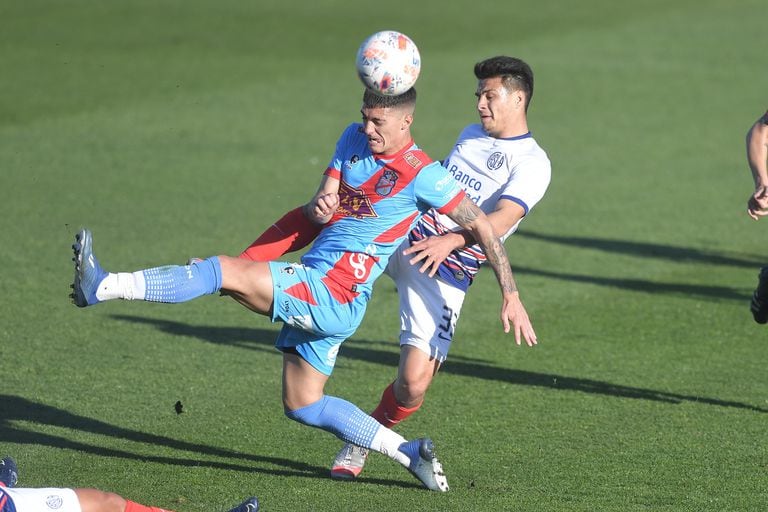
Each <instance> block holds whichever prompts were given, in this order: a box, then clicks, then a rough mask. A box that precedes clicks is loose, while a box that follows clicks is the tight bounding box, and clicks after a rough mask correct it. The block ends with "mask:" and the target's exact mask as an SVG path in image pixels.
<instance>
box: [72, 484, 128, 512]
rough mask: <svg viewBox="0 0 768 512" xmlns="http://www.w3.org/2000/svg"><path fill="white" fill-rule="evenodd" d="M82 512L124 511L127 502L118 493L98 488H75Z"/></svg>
mask: <svg viewBox="0 0 768 512" xmlns="http://www.w3.org/2000/svg"><path fill="white" fill-rule="evenodd" d="M75 494H76V495H77V500H78V502H79V503H80V510H82V511H83V512H125V508H126V506H127V502H126V501H125V499H124V498H123V497H122V496H120V495H119V494H115V493H113V492H104V491H101V490H99V489H88V488H81V489H75Z"/></svg>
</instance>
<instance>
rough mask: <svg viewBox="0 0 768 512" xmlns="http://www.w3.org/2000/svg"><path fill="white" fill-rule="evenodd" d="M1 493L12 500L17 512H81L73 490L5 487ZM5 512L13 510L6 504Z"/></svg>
mask: <svg viewBox="0 0 768 512" xmlns="http://www.w3.org/2000/svg"><path fill="white" fill-rule="evenodd" d="M0 491H1V492H3V493H5V494H7V495H8V496H9V497H10V498H11V501H13V505H14V506H15V507H16V512H81V509H80V500H78V499H77V494H75V491H74V490H72V489H56V488H41V489H32V488H24V487H12V488H10V489H9V488H7V487H3V488H2V489H0ZM3 510H13V509H12V508H9V507H8V504H7V503H6V508H4V509H3Z"/></svg>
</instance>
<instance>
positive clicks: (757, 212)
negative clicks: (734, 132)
mask: <svg viewBox="0 0 768 512" xmlns="http://www.w3.org/2000/svg"><path fill="white" fill-rule="evenodd" d="M747 162H748V163H749V169H750V170H751V171H752V179H753V180H754V182H755V191H754V192H753V193H752V195H751V196H750V197H749V199H748V200H747V214H748V215H749V216H750V217H752V218H753V219H755V220H758V219H759V218H760V217H763V216H765V215H768V211H766V208H768V112H766V114H765V115H763V116H762V117H761V118H760V119H758V120H757V121H756V122H755V124H753V125H752V127H751V128H750V129H749V132H747Z"/></svg>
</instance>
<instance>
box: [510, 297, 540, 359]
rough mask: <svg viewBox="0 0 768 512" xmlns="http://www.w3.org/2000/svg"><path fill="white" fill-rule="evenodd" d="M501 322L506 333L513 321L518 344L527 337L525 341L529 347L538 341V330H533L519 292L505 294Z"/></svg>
mask: <svg viewBox="0 0 768 512" xmlns="http://www.w3.org/2000/svg"><path fill="white" fill-rule="evenodd" d="M501 323H502V325H503V326H504V332H505V333H508V332H509V331H510V323H511V326H512V328H513V329H514V334H515V343H516V344H517V345H520V344H521V342H522V340H523V339H525V343H526V344H527V345H528V346H529V347H532V346H534V345H536V344H537V343H538V340H537V339H536V332H535V331H534V330H533V325H531V320H530V319H529V318H528V312H527V311H526V310H525V306H523V303H522V302H521V301H520V296H519V294H518V293H517V292H514V293H511V294H507V295H505V296H504V301H503V303H502V306H501Z"/></svg>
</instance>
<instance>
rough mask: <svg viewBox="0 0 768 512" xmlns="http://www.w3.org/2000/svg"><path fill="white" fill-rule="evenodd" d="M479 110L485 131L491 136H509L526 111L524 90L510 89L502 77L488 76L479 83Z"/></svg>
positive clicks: (476, 94)
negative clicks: (505, 85)
mask: <svg viewBox="0 0 768 512" xmlns="http://www.w3.org/2000/svg"><path fill="white" fill-rule="evenodd" d="M475 96H477V112H478V114H479V115H480V123H481V124H482V125H483V130H485V133H487V134H488V135H490V136H491V137H508V136H510V135H509V132H510V130H512V129H513V126H514V125H515V124H516V123H517V122H518V119H519V117H520V115H524V113H525V103H524V97H523V93H522V91H511V92H510V91H508V90H507V88H506V87H504V85H503V84H502V81H501V77H493V78H486V79H484V80H480V81H478V83H477V92H475Z"/></svg>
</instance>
